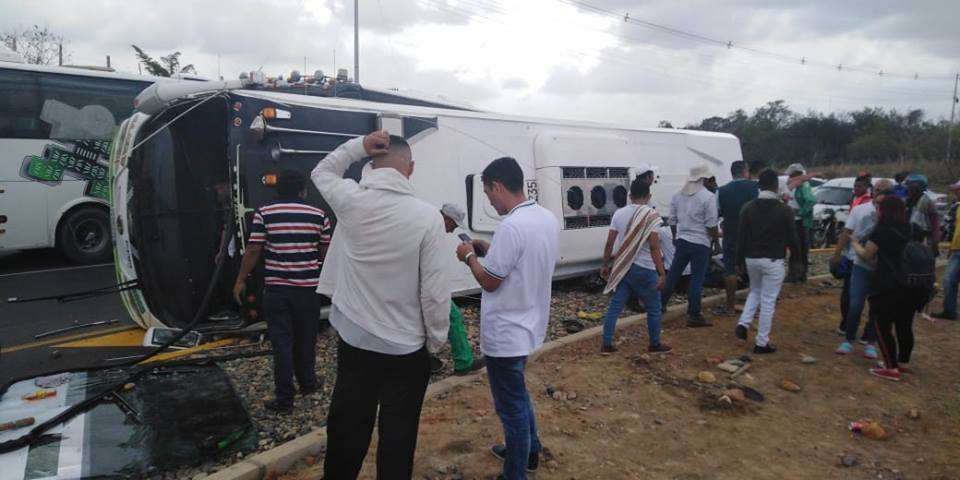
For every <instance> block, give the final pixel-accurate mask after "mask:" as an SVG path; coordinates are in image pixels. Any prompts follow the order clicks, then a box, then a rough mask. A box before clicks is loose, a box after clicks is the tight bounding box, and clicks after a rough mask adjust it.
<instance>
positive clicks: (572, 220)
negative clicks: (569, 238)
mask: <svg viewBox="0 0 960 480" xmlns="http://www.w3.org/2000/svg"><path fill="white" fill-rule="evenodd" d="M589 226H590V222H589V220H588V217H567V218H565V219H563V228H565V229H566V230H576V229H578V228H587V227H589Z"/></svg>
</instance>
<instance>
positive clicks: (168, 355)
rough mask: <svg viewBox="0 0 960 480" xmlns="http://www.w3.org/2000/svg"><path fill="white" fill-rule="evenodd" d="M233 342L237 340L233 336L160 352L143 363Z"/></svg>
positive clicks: (189, 353)
mask: <svg viewBox="0 0 960 480" xmlns="http://www.w3.org/2000/svg"><path fill="white" fill-rule="evenodd" d="M234 343H237V340H236V339H234V338H227V339H224V340H217V341H215V342H210V343H204V344H203V345H197V346H196V347H192V348H185V349H183V350H174V351H172V352H166V353H161V354H160V355H155V356H153V357H151V358H150V359H149V360H147V361H146V362H143V363H151V362H159V361H161V360H169V359H171V358H177V357H183V356H186V355H191V354H194V353H197V352H201V351H203V350H208V349H211V348H216V347H223V346H225V345H231V344H234Z"/></svg>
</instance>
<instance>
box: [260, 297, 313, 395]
mask: <svg viewBox="0 0 960 480" xmlns="http://www.w3.org/2000/svg"><path fill="white" fill-rule="evenodd" d="M320 305H321V297H320V295H317V293H316V292H315V291H314V290H313V289H312V288H304V287H275V286H268V287H266V288H265V289H264V292H263V309H264V312H265V313H266V315H267V335H268V336H269V337H270V343H271V345H272V346H273V382H274V388H275V392H276V396H277V401H278V402H281V403H292V402H293V395H294V394H295V393H296V392H295V390H294V388H293V378H294V377H296V378H297V384H299V385H300V390H301V391H303V390H312V389H314V388H317V386H318V385H319V382H318V381H317V374H316V366H317V331H318V330H319V328H320Z"/></svg>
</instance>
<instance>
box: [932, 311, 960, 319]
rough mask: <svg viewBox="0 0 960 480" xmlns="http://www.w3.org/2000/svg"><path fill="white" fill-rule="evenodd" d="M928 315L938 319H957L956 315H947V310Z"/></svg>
mask: <svg viewBox="0 0 960 480" xmlns="http://www.w3.org/2000/svg"><path fill="white" fill-rule="evenodd" d="M930 316H931V317H932V318H936V319H938V320H956V319H957V316H956V315H949V314H947V312H937V313H931V314H930Z"/></svg>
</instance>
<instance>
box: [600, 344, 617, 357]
mask: <svg viewBox="0 0 960 480" xmlns="http://www.w3.org/2000/svg"><path fill="white" fill-rule="evenodd" d="M611 353H617V347H614V346H613V345H603V346H601V347H600V355H610V354H611Z"/></svg>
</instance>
